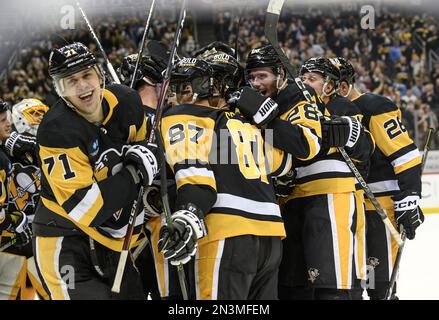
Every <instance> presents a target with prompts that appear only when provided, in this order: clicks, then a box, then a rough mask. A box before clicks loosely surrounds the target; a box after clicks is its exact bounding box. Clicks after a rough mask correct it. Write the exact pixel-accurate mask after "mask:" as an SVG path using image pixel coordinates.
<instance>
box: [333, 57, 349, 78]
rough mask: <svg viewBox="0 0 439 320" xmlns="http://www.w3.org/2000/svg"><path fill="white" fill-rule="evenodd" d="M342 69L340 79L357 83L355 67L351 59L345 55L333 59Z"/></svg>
mask: <svg viewBox="0 0 439 320" xmlns="http://www.w3.org/2000/svg"><path fill="white" fill-rule="evenodd" d="M331 61H334V63H335V64H336V65H338V68H339V70H340V81H346V82H347V83H348V84H353V83H355V69H354V66H353V65H352V63H351V62H350V61H349V60H346V59H345V58H343V57H338V58H334V59H331Z"/></svg>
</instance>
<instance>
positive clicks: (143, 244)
mask: <svg viewBox="0 0 439 320" xmlns="http://www.w3.org/2000/svg"><path fill="white" fill-rule="evenodd" d="M148 243H149V240H148V237H147V236H145V238H143V240H142V242H140V244H139V245H138V246H137V248H136V250H134V252H133V260H134V261H136V260H137V258H138V257H139V255H140V253H141V252H142V251H143V249H145V248H146V246H147V245H148Z"/></svg>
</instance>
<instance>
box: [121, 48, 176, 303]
mask: <svg viewBox="0 0 439 320" xmlns="http://www.w3.org/2000/svg"><path fill="white" fill-rule="evenodd" d="M152 42H155V41H153V40H151V41H150V42H148V44H147V46H146V49H147V50H146V52H144V55H143V56H142V59H141V61H140V63H139V68H138V70H137V73H136V77H135V80H134V88H135V89H136V90H137V92H138V93H139V95H140V98H141V100H142V103H143V108H144V111H145V114H146V115H147V117H148V119H149V120H150V121H152V119H154V115H155V109H156V107H157V102H158V94H159V87H160V85H161V83H162V80H163V76H162V74H163V72H164V70H165V69H166V64H167V59H168V58H167V57H166V55H168V53H167V52H166V51H167V50H166V48H165V47H164V46H163V45H162V44H161V43H159V42H156V43H155V44H154V43H152ZM152 46H154V48H155V51H154V54H153V53H152V52H150V51H151V50H148V49H149V48H150V47H152ZM160 51H162V54H160ZM137 57H138V55H137V54H133V55H129V56H127V57H124V58H123V60H122V63H121V67H120V70H119V71H120V74H121V79H122V81H123V82H124V84H126V85H130V84H131V78H132V74H133V72H134V69H135V64H136V62H137ZM169 171H170V170H169ZM167 176H168V195H169V198H170V202H171V203H173V200H174V199H175V189H176V187H175V180H174V179H173V177H172V173H171V172H168V174H167ZM143 203H144V206H145V221H146V225H145V227H146V229H147V235H146V236H147V237H148V239H149V241H148V242H149V245H148V249H147V250H143V251H142V253H141V254H140V256H139V258H138V259H137V261H136V264H137V266H138V268H139V272H140V275H141V277H142V282H143V285H144V288H145V291H146V292H148V293H149V295H150V296H151V298H152V299H153V300H156V299H160V298H162V299H172V300H174V299H181V298H182V297H181V291H180V286H179V283H178V277H177V272H176V269H175V268H174V267H171V266H169V265H168V262H167V261H166V260H165V259H164V258H163V254H162V253H159V252H158V250H157V241H158V238H159V231H160V228H161V226H162V225H163V224H164V216H162V215H161V212H162V210H163V209H162V205H161V196H160V180H159V179H158V177H157V178H156V180H155V181H154V182H153V184H152V185H151V186H150V187H148V188H147V189H146V190H145V194H144V198H143ZM139 241H141V240H139ZM151 271H153V272H151Z"/></svg>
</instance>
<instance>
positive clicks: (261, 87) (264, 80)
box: [248, 67, 277, 97]
mask: <svg viewBox="0 0 439 320" xmlns="http://www.w3.org/2000/svg"><path fill="white" fill-rule="evenodd" d="M248 78H249V79H248V80H249V82H250V85H251V86H252V88H254V89H256V90H257V91H259V92H260V93H262V94H263V95H264V96H266V97H273V96H274V95H275V94H276V92H277V88H276V79H277V77H276V75H275V74H274V73H273V70H272V69H271V68H268V67H265V68H255V69H251V70H250V71H249V74H248Z"/></svg>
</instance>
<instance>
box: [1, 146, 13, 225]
mask: <svg viewBox="0 0 439 320" xmlns="http://www.w3.org/2000/svg"><path fill="white" fill-rule="evenodd" d="M11 174H12V164H11V161H10V160H9V158H8V156H7V155H6V153H5V152H4V151H3V150H2V149H1V148H0V232H2V231H4V230H6V228H7V227H8V226H9V223H8V221H7V219H6V211H7V205H8V180H9V177H10V176H11Z"/></svg>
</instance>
